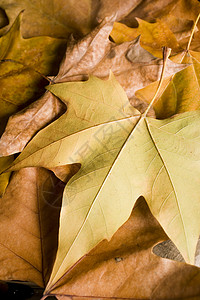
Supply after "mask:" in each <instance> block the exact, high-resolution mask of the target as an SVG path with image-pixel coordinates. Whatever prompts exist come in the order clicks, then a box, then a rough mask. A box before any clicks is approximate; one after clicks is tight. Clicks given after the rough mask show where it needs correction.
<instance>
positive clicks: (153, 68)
mask: <svg viewBox="0 0 200 300" xmlns="http://www.w3.org/2000/svg"><path fill="white" fill-rule="evenodd" d="M111 28H112V24H109V23H107V24H105V25H100V26H99V27H97V28H96V29H95V30H94V31H93V32H92V33H91V34H90V35H89V36H87V37H85V38H84V39H83V40H81V41H80V42H79V43H78V44H75V45H74V46H72V47H70V48H69V49H68V50H67V52H66V55H65V58H64V60H63V62H62V64H61V67H60V70H59V73H58V75H57V76H56V78H55V80H54V82H67V81H77V80H85V79H86V78H88V74H93V75H95V76H98V77H99V78H108V76H109V72H110V70H112V72H113V73H114V75H115V76H116V78H117V80H118V81H119V83H120V84H121V85H122V87H123V88H124V90H125V92H126V94H127V95H128V97H129V98H132V97H133V96H134V95H135V92H136V91H137V90H138V89H140V88H142V87H144V86H146V85H149V84H150V83H152V82H154V81H156V80H158V79H159V78H160V74H161V70H162V64H163V63H162V60H161V59H155V57H154V56H153V55H151V54H150V53H148V52H147V51H146V50H145V49H143V48H142V47H141V46H140V42H139V39H136V40H135V41H132V42H126V43H123V44H121V45H116V44H114V43H112V42H110V41H109V39H108V36H109V33H110V31H111ZM186 66H187V65H181V64H174V63H172V62H171V61H169V63H168V64H167V69H166V72H165V76H166V77H167V76H170V75H172V74H174V73H176V72H179V71H180V70H182V69H183V68H185V67H186Z"/></svg>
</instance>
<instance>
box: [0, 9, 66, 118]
mask: <svg viewBox="0 0 200 300" xmlns="http://www.w3.org/2000/svg"><path fill="white" fill-rule="evenodd" d="M20 19H21V15H20V16H19V17H18V18H17V19H16V21H15V22H14V24H13V26H12V27H11V29H10V31H9V32H8V33H7V34H6V35H4V36H3V37H1V38H0V46H1V48H0V59H1V60H5V59H8V60H9V59H10V60H16V61H18V62H19V63H16V62H13V61H5V62H1V64H0V84H1V87H2V88H1V93H0V103H1V107H2V109H1V113H0V117H1V118H3V117H5V118H6V120H7V118H8V117H9V116H10V115H11V114H13V113H14V112H16V111H17V110H19V108H20V107H21V106H22V105H23V104H25V103H26V102H27V101H30V100H32V99H35V98H36V97H37V96H38V95H39V94H41V92H42V91H43V87H44V85H45V84H46V80H44V79H43V78H42V76H41V75H40V74H38V73H37V72H40V73H41V74H43V75H47V74H50V73H51V72H52V68H53V67H54V64H55V63H58V62H59V58H58V52H59V49H60V47H63V45H64V43H65V42H64V41H63V40H59V39H53V38H50V37H37V38H30V39H23V38H22V37H21V34H20ZM13 83H15V84H13Z"/></svg>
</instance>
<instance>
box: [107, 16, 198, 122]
mask: <svg viewBox="0 0 200 300" xmlns="http://www.w3.org/2000/svg"><path fill="white" fill-rule="evenodd" d="M198 19H199V17H198V18H197V19H196V21H195V24H194V26H193V28H191V29H190V39H189V41H188V39H187V46H186V50H182V51H180V49H179V53H178V54H176V55H174V56H172V57H171V58H170V59H171V60H173V61H174V62H176V63H185V64H190V66H189V67H188V68H186V69H184V70H182V71H181V72H180V73H178V74H175V75H174V76H173V80H172V78H171V79H170V80H165V82H164V84H163V87H162V89H163V91H162V93H161V97H160V98H159V97H158V99H157V101H156V102H155V104H154V110H155V112H156V116H157V117H158V118H161V119H163V118H167V117H170V116H172V115H174V114H176V113H183V112H185V111H192V110H196V109H199V100H198V99H199V96H200V95H199V90H200V87H199V74H200V71H199V70H200V54H199V52H198V51H192V50H190V43H191V41H192V37H193V34H194V32H195V28H196V25H197V23H198ZM142 24H143V21H142ZM144 24H145V26H146V28H148V31H147V34H146V36H145V31H144V30H143V31H142V34H144V44H143V46H144V47H145V45H146V44H147V43H148V42H149V41H150V40H149V37H151V36H152V37H153V36H154V34H155V33H154V27H153V26H156V28H157V27H158V25H157V23H154V24H150V23H149V24H148V23H146V22H145V23H144ZM114 28H115V30H114V31H113V35H112V33H111V36H112V37H113V38H114V39H115V38H116V40H118V39H119V41H120V39H123V41H126V40H127V41H129V40H130V39H131V33H132V32H133V35H132V37H133V38H134V34H135V31H136V32H137V30H139V28H140V26H139V28H138V29H132V28H128V27H125V25H123V24H120V23H117V24H116V27H114ZM166 28H167V27H166ZM156 34H157V39H158V40H159V41H161V42H162V43H163V44H164V43H166V44H167V43H170V38H168V36H167V35H165V37H164V40H162V37H163V29H162V28H159V30H157V31H156ZM154 40H156V39H155V38H154ZM154 47H155V48H154ZM154 47H153V48H152V49H151V47H150V48H149V51H151V52H154V51H157V50H156V49H157V46H156V44H154ZM175 48H176V47H175ZM157 86H158V82H157V83H156V82H154V83H152V84H150V85H149V86H147V87H144V88H143V89H141V90H138V91H136V93H135V97H136V98H137V99H138V101H139V100H141V101H146V102H148V103H150V101H151V99H152V97H153V95H154V94H155V91H156V89H157Z"/></svg>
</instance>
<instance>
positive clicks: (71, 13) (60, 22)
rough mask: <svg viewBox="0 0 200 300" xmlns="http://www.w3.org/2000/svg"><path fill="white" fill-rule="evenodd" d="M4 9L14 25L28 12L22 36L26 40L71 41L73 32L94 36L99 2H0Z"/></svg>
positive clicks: (3, 0) (7, 0) (83, 0)
mask: <svg viewBox="0 0 200 300" xmlns="http://www.w3.org/2000/svg"><path fill="white" fill-rule="evenodd" d="M0 7H2V8H3V9H5V11H6V13H7V15H8V18H9V20H10V23H12V22H13V20H14V19H15V18H16V16H17V15H18V14H19V13H20V12H21V11H22V10H24V16H23V24H22V34H23V36H24V37H26V38H28V37H33V36H43V35H45V36H52V37H58V38H67V36H68V35H69V34H70V33H72V32H75V33H77V32H78V33H79V34H86V33H88V32H90V30H91V28H92V26H93V22H94V19H95V16H96V10H97V9H98V7H99V1H93V0H81V1H80V0H79V1H77V0H76V1H74V0H70V1H65V0H43V1H41V0H29V1H26V0H0ZM5 30H6V28H4V29H3V33H5Z"/></svg>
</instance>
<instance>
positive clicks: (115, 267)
mask: <svg viewBox="0 0 200 300" xmlns="http://www.w3.org/2000/svg"><path fill="white" fill-rule="evenodd" d="M166 238H167V237H166V235H165V233H164V231H163V230H162V228H161V227H160V225H159V224H158V222H157V221H156V220H155V219H154V218H153V216H152V214H151V213H150V211H149V208H148V206H147V204H146V202H145V201H144V199H142V198H140V199H138V201H137V203H136V205H135V207H134V209H133V211H132V213H131V216H130V217H129V219H128V221H127V222H126V223H125V224H123V226H122V227H121V228H120V229H119V230H118V231H117V232H116V233H115V234H114V236H113V237H112V239H111V240H110V241H109V242H108V241H106V240H104V241H102V242H101V243H100V244H99V245H98V246H97V247H95V248H94V249H93V250H92V251H91V252H89V253H88V254H87V255H85V256H84V257H83V258H82V259H81V260H80V261H79V262H78V263H77V264H76V265H75V266H74V267H73V268H72V269H71V270H69V271H68V272H67V273H66V274H65V276H63V278H62V279H61V280H60V282H59V283H58V284H57V285H56V286H55V287H54V288H53V290H52V291H51V292H50V295H51V294H52V295H55V296H56V297H57V299H65V300H66V299H68V297H69V298H71V299H77V298H78V297H80V298H81V297H86V298H87V299H90V298H92V299H104V298H106V299H107V298H108V299H111V298H113V299H130V298H131V299H133V298H134V299H176V298H183V297H184V298H186V299H187V297H188V298H189V297H190V296H196V295H198V294H199V281H200V275H199V269H198V268H194V267H192V266H189V265H186V264H185V263H178V262H175V261H169V260H166V259H162V258H159V257H157V256H155V255H154V254H153V253H152V247H153V246H154V245H155V244H157V243H158V242H159V241H161V240H164V239H166ZM192 276H193V279H192ZM144 278H145V284H144ZM189 278H191V284H187V281H188V280H189ZM184 287H186V288H184ZM45 293H46V292H45ZM45 293H44V295H45ZM47 295H48V292H47ZM161 297H162V298H161ZM43 299H45V296H44V298H43Z"/></svg>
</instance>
